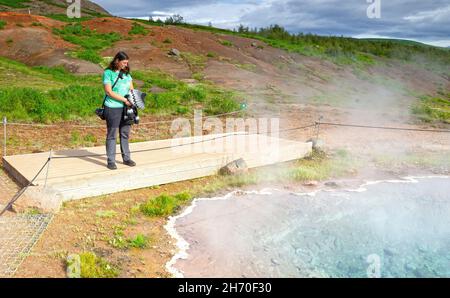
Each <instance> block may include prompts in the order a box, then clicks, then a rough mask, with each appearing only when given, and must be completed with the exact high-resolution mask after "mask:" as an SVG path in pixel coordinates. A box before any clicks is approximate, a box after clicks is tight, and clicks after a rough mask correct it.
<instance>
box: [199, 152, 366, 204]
mask: <svg viewBox="0 0 450 298" xmlns="http://www.w3.org/2000/svg"><path fill="white" fill-rule="evenodd" d="M360 166H361V163H360V161H359V160H357V159H356V158H354V157H352V156H351V155H350V154H349V153H348V152H347V151H345V150H337V151H336V152H334V153H332V154H326V153H325V152H322V151H313V152H312V154H311V155H310V156H307V157H306V158H303V159H300V160H298V161H295V162H294V163H291V164H289V165H274V166H269V167H264V168H261V169H257V170H254V171H251V172H249V173H246V174H240V175H233V176H216V177H213V178H211V179H210V180H209V181H208V182H207V184H206V185H202V186H200V187H197V188H195V189H193V190H191V192H192V194H193V195H194V196H200V195H203V194H214V193H217V191H220V190H223V189H226V188H230V187H243V186H248V185H256V184H259V183H286V182H306V181H312V180H327V179H331V178H341V177H346V176H348V175H353V174H354V173H356V172H357V170H358V168H359V167H360Z"/></svg>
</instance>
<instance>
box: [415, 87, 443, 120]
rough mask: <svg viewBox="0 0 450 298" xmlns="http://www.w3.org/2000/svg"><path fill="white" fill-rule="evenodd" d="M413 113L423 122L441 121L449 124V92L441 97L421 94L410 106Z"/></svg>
mask: <svg viewBox="0 0 450 298" xmlns="http://www.w3.org/2000/svg"><path fill="white" fill-rule="evenodd" d="M412 112H413V114H415V115H417V116H418V117H419V119H420V120H422V121H424V122H443V123H448V124H450V93H447V94H446V95H445V94H443V95H442V97H437V96H422V97H421V98H420V100H419V102H418V103H417V104H415V105H414V106H413V107H412Z"/></svg>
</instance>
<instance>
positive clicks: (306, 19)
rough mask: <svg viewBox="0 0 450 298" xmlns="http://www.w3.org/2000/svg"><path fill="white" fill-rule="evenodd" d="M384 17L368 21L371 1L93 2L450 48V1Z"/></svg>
mask: <svg viewBox="0 0 450 298" xmlns="http://www.w3.org/2000/svg"><path fill="white" fill-rule="evenodd" d="M380 1H381V18H380V19H370V18H368V17H367V8H368V6H369V3H367V0H239V1H238V0H209V1H208V0H134V1H128V2H125V1H123V0H94V2H96V3H98V4H100V5H102V6H104V7H105V8H106V9H108V10H109V11H110V12H111V13H113V14H115V15H119V16H124V17H133V16H135V17H137V16H139V17H142V16H148V15H150V14H152V12H154V11H163V12H165V13H169V14H181V15H182V16H183V17H184V18H185V19H186V20H187V21H188V22H192V23H199V24H207V23H209V22H212V23H213V25H214V26H217V27H221V28H228V29H231V28H235V27H237V26H238V25H239V24H244V25H246V26H249V27H252V28H253V27H266V26H268V25H271V24H279V25H282V26H284V27H285V28H286V29H287V30H289V31H290V32H293V33H298V32H304V33H308V32H311V33H315V34H322V35H338V36H340V35H344V36H362V35H372V36H386V37H390V38H405V39H414V40H420V41H422V42H428V43H433V42H434V43H436V42H438V41H439V44H445V43H446V41H447V42H448V43H449V44H450V37H449V36H450V5H449V4H448V0H433V1H421V0H415V1H411V0H396V1H392V0H380Z"/></svg>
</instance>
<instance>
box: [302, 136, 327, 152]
mask: <svg viewBox="0 0 450 298" xmlns="http://www.w3.org/2000/svg"><path fill="white" fill-rule="evenodd" d="M306 142H307V143H312V148H313V149H314V150H323V148H324V146H325V142H324V141H323V140H322V139H316V138H313V139H309V140H308V141H306Z"/></svg>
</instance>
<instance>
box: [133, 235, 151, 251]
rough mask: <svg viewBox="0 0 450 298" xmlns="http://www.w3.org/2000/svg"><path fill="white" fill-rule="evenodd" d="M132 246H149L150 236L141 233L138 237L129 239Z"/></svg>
mask: <svg viewBox="0 0 450 298" xmlns="http://www.w3.org/2000/svg"><path fill="white" fill-rule="evenodd" d="M128 242H129V245H130V247H134V248H146V247H148V243H149V239H148V237H146V236H144V235H142V234H139V235H136V237H134V238H132V239H129V240H128Z"/></svg>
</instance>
